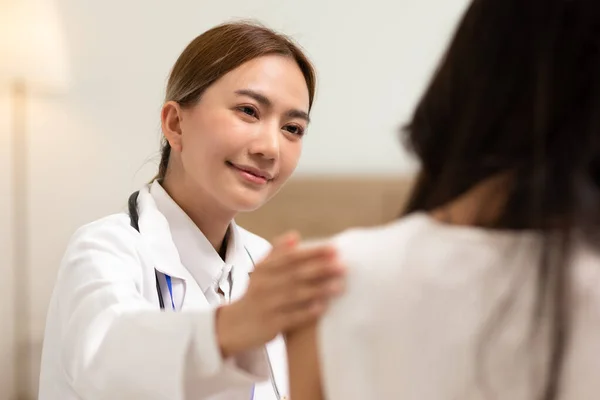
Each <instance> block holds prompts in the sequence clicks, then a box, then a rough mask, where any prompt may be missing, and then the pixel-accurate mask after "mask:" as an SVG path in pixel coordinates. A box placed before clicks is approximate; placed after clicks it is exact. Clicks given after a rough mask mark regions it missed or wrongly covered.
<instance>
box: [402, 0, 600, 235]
mask: <svg viewBox="0 0 600 400" xmlns="http://www.w3.org/2000/svg"><path fill="white" fill-rule="evenodd" d="M406 141H407V144H408V146H409V147H410V148H411V149H412V150H413V151H414V153H415V154H416V155H417V157H418V158H419V159H420V161H421V162H422V174H421V179H420V181H419V183H418V185H417V187H416V190H415V192H414V195H413V197H412V199H411V201H410V204H409V207H408V211H415V210H431V209H433V208H436V207H439V206H440V205H442V204H444V203H447V202H448V201H451V200H452V199H454V198H456V197H457V195H460V194H462V193H464V192H465V191H467V190H468V189H470V188H472V187H473V186H474V185H476V184H477V183H480V182H481V181H483V180H485V179H486V178H489V177H491V176H494V175H497V174H499V173H502V172H508V173H510V176H511V179H512V185H511V188H512V189H511V190H510V191H509V195H508V199H507V201H508V203H507V205H506V207H505V209H504V212H503V213H502V215H501V216H500V218H499V219H498V221H497V222H496V226H497V227H502V228H507V227H508V228H517V229H519V228H534V229H537V228H542V229H544V228H547V227H548V225H551V224H553V223H555V222H556V221H557V220H560V221H564V222H565V223H568V224H570V225H571V224H572V225H576V226H582V225H585V226H586V227H593V228H595V227H596V226H597V225H598V223H599V222H600V215H599V212H600V207H598V206H599V205H600V2H598V1H597V0H527V1H523V0H475V1H474V2H473V3H472V4H471V6H470V7H469V9H468V10H467V12H466V14H465V16H464V18H463V20H462V22H461V24H460V25H459V27H458V29H457V31H456V33H455V36H454V38H453V40H452V42H451V44H450V47H449V48H448V50H447V53H446V54H445V56H444V58H443V60H442V62H441V64H440V66H439V67H438V70H437V72H436V74H435V76H434V77H433V80H432V82H431V84H430V86H429V87H428V89H427V91H426V92H425V94H424V96H423V98H422V99H421V101H420V103H419V104H418V106H417V108H416V110H415V113H414V116H413V119H412V121H411V122H410V123H409V125H408V126H407V129H406Z"/></svg>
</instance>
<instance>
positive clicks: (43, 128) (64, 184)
mask: <svg viewBox="0 0 600 400" xmlns="http://www.w3.org/2000/svg"><path fill="white" fill-rule="evenodd" d="M58 3H59V6H60V11H61V13H62V17H63V22H64V25H65V29H66V32H67V37H68V46H69V53H70V64H71V72H72V76H71V87H70V89H69V92H68V93H67V94H65V95H64V96H61V97H60V98H57V99H56V98H55V99H49V98H45V99H35V98H34V99H32V100H31V105H30V120H29V133H30V139H31V148H30V151H31V157H32V158H31V164H30V170H31V175H30V182H29V185H30V196H31V197H30V199H29V201H30V204H31V211H30V219H31V226H30V231H31V232H32V234H31V237H30V243H29V245H30V249H31V257H30V265H28V266H19V267H23V268H29V270H30V275H31V277H32V278H31V281H30V282H28V284H29V289H30V294H31V302H32V305H31V313H30V314H31V315H30V318H31V320H30V321H29V322H30V326H31V332H30V334H29V336H28V337H25V338H20V340H22V341H23V342H24V343H26V344H27V345H29V346H32V350H33V355H32V357H33V359H32V365H33V369H32V371H31V374H30V375H31V376H30V385H29V389H28V390H29V396H30V398H34V397H35V393H36V391H37V375H38V363H39V346H40V345H41V340H42V336H43V329H44V322H45V321H44V319H45V313H46V307H47V304H48V300H49V297H50V295H51V291H52V283H53V280H54V278H55V275H56V271H57V267H58V265H59V262H60V258H61V255H62V252H63V251H64V247H65V245H66V243H67V241H68V239H69V236H70V235H71V234H72V233H73V231H74V230H75V229H76V228H77V227H78V226H79V225H81V224H83V223H85V222H87V221H90V220H92V219H95V218H98V217H100V216H102V215H105V214H108V213H112V212H115V211H119V210H121V209H122V208H123V206H124V205H125V202H126V199H127V196H128V194H129V193H130V191H132V190H134V189H135V188H136V187H137V186H139V185H140V184H142V183H143V182H145V181H147V180H148V179H149V178H150V177H151V176H152V175H153V174H154V171H155V168H156V156H157V149H158V144H159V137H160V132H159V110H160V107H161V101H162V96H163V93H164V85H165V82H166V78H167V75H168V72H169V69H170V67H171V66H172V64H173V63H174V61H175V59H176V57H177V56H178V54H179V53H180V52H181V50H182V49H183V48H184V47H185V45H186V44H187V43H188V42H189V41H190V40H192V39H193V38H194V37H195V36H196V35H198V34H200V33H201V32H202V31H204V30H206V29H208V28H210V27H211V26H213V25H215V24H218V23H221V22H224V21H227V20H231V19H236V18H257V19H259V20H261V21H262V22H264V23H266V24H267V25H268V26H270V27H273V28H276V29H279V30H282V31H283V32H285V33H287V34H289V35H291V36H292V37H294V38H295V39H296V40H297V41H298V42H299V43H300V44H301V45H302V46H303V47H304V48H305V49H306V50H307V52H308V54H309V55H310V56H311V58H312V60H313V61H314V62H315V64H316V67H317V70H318V72H319V86H318V95H317V99H316V104H315V108H314V112H313V116H312V119H313V123H312V126H311V128H310V129H309V132H308V135H307V136H306V138H305V148H304V154H303V159H302V161H301V164H300V166H299V169H298V174H300V175H303V176H306V175H314V174H338V175H339V174H344V175H365V174H375V175H397V174H399V173H402V172H410V171H412V170H413V169H414V164H413V163H412V162H411V160H410V159H409V157H408V156H407V155H406V154H405V153H404V152H402V151H401V149H400V146H399V144H398V140H397V131H398V127H399V126H400V125H401V123H403V122H405V121H406V119H407V118H408V116H409V113H410V111H411V108H412V106H413V105H414V103H415V101H416V100H417V98H418V95H419V93H420V92H421V90H422V89H423V87H424V85H425V84H426V82H427V79H428V78H429V76H430V74H431V72H432V69H433V67H434V66H435V63H436V61H437V59H438V58H439V56H440V52H441V50H442V49H443V47H444V45H445V44H446V42H447V40H448V37H449V34H450V33H451V32H452V30H453V26H454V24H455V22H456V20H457V17H458V16H459V15H460V13H461V12H462V10H463V9H464V6H465V4H466V0H419V1H409V0H398V1H388V0H372V1H362V2H356V3H354V4H352V2H348V1H345V0H303V1H294V2H292V1H280V0H257V1H253V2H247V1H241V0H224V1H221V2H214V1H210V2H209V1H198V0H193V1H192V0H180V1H170V2H167V1H159V0H128V1H117V0H106V1H102V2H91V1H80V0H58ZM42 67H43V66H42ZM0 97H1V96H0ZM2 99H3V100H2V102H1V103H0V115H4V114H1V113H5V112H6V110H7V102H6V101H4V100H5V98H4V97H2ZM6 122H7V119H5V118H0V129H3V130H2V132H3V133H2V142H1V145H2V148H1V149H0V157H1V159H0V184H1V185H2V186H1V187H0V193H1V194H2V197H1V198H0V239H1V242H0V245H1V246H2V247H1V248H0V251H1V253H0V254H2V255H3V257H2V265H1V267H2V270H1V271H0V273H1V274H2V275H1V276H2V277H3V279H0V296H2V298H1V299H0V313H1V314H0V320H1V321H2V330H3V334H2V336H1V337H0V387H2V388H3V390H2V391H0V398H1V397H2V396H5V393H8V392H5V391H4V388H10V382H11V381H12V380H11V373H12V372H11V369H10V365H11V363H10V360H11V356H10V354H11V351H12V350H13V348H14V347H15V345H16V343H15V340H14V338H12V336H11V335H10V334H9V333H8V332H11V327H12V319H11V317H12V315H11V313H12V303H11V302H12V299H13V294H12V292H11V283H10V282H11V271H12V268H13V267H14V266H13V265H12V261H11V255H10V253H11V242H10V221H9V220H10V218H9V216H10V208H9V207H10V187H9V186H8V184H7V182H9V180H8V179H9V176H10V173H11V171H10V164H9V155H10V154H9V151H7V145H6V143H7V140H8V134H7V132H8V129H7V128H8V127H7V126H3V125H4V124H5V123H6ZM5 332H7V333H5ZM6 396H7V398H10V395H6Z"/></svg>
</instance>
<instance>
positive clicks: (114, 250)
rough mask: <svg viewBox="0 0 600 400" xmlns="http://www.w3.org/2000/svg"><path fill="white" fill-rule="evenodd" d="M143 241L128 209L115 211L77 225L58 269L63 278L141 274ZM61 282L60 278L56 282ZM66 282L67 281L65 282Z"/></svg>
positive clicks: (59, 275)
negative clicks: (125, 211) (133, 225)
mask: <svg viewBox="0 0 600 400" xmlns="http://www.w3.org/2000/svg"><path fill="white" fill-rule="evenodd" d="M142 246H143V243H142V240H141V237H140V235H139V233H138V232H137V231H136V230H135V229H134V228H133V227H131V225H130V220H129V216H128V215H127V214H125V213H119V214H113V215H109V216H106V217H103V218H100V219H98V220H95V221H93V222H90V223H87V224H85V225H83V226H81V227H80V228H78V229H77V230H76V231H75V232H74V233H73V235H72V236H71V238H70V240H69V242H68V244H67V247H66V250H65V252H64V255H63V258H62V260H61V265H60V269H59V272H58V281H60V280H61V278H66V276H65V274H66V275H67V276H69V277H70V278H69V279H76V280H79V281H81V280H86V279H88V278H90V279H97V278H99V277H101V276H103V275H110V276H111V277H115V278H118V277H119V276H120V277H123V274H126V275H127V276H128V277H134V278H135V279H136V280H137V279H140V280H141V277H142V269H141V266H142V265H143V261H142V255H143V253H144V251H143V247H142ZM57 283H58V282H57ZM63 283H65V282H63Z"/></svg>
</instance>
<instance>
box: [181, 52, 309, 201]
mask: <svg viewBox="0 0 600 400" xmlns="http://www.w3.org/2000/svg"><path fill="white" fill-rule="evenodd" d="M308 109H309V93H308V88H307V85H306V81H305V79H304V76H303V74H302V72H301V71H300V69H299V67H298V65H297V64H296V62H295V61H294V60H293V59H291V58H288V57H283V56H279V55H270V56H264V57H260V58H256V59H253V60H251V61H249V62H247V63H245V64H242V65H241V66H239V67H238V68H236V69H234V70H233V71H231V72H229V73H227V74H226V75H224V76H223V77H222V78H220V79H219V80H217V81H216V82H215V83H213V84H212V85H211V86H210V87H208V88H207V89H206V91H205V92H204V93H203V94H202V96H201V98H200V100H199V101H198V103H197V104H195V105H194V106H191V107H188V108H184V109H181V110H180V129H181V143H180V153H179V156H180V162H181V167H182V169H183V171H182V172H183V174H184V175H185V179H186V181H188V182H193V184H194V186H195V188H197V189H198V190H199V192H200V193H201V194H202V195H206V196H209V197H211V198H212V199H213V200H215V201H217V202H218V204H219V205H220V206H222V207H225V208H226V209H228V210H230V211H234V212H240V211H251V210H254V209H256V208H258V207H260V206H261V205H263V204H264V203H265V202H266V201H267V200H269V199H270V198H271V197H272V196H273V195H274V194H275V193H276V192H277V191H278V190H279V189H280V188H281V186H282V185H283V183H285V181H286V180H287V179H288V178H289V177H290V175H291V174H292V172H293V171H294V170H295V168H296V165H297V164H298V160H299V158H300V153H301V150H302V137H303V135H304V133H305V131H306V128H307V125H308Z"/></svg>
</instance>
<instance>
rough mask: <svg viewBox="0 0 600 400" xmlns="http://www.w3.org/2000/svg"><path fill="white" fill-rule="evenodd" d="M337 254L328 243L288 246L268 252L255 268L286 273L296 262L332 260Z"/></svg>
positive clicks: (256, 270)
mask: <svg viewBox="0 0 600 400" xmlns="http://www.w3.org/2000/svg"><path fill="white" fill-rule="evenodd" d="M336 256H337V254H336V250H335V248H333V246H330V245H321V246H314V247H307V248H300V247H294V248H288V249H282V250H280V251H279V252H275V253H271V254H269V255H268V256H267V257H266V258H265V259H264V260H263V261H262V262H260V263H259V264H258V265H257V266H256V269H255V272H258V270H260V269H265V270H266V269H269V270H271V271H272V272H283V273H286V272H287V271H288V270H289V269H291V268H295V267H296V266H297V265H298V264H301V263H306V262H309V261H315V260H321V261H322V260H333V259H335V258H336Z"/></svg>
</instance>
